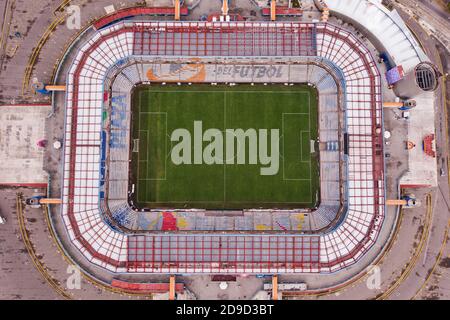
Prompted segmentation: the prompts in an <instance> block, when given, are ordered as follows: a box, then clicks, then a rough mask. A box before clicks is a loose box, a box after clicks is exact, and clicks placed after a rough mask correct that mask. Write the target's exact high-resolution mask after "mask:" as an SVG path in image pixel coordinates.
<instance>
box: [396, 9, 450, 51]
mask: <svg viewBox="0 0 450 320" xmlns="http://www.w3.org/2000/svg"><path fill="white" fill-rule="evenodd" d="M395 4H397V6H398V7H399V8H402V9H404V10H405V12H407V13H408V14H410V15H411V16H413V17H414V18H416V19H417V20H418V21H419V22H420V23H421V24H422V26H423V27H425V28H426V29H428V32H429V33H430V34H433V35H435V36H436V38H438V40H439V41H441V42H442V44H443V45H444V46H445V47H446V48H447V49H448V50H449V51H450V20H449V19H448V17H449V16H450V15H449V13H448V12H445V11H444V9H443V8H442V7H436V6H435V5H433V4H432V3H430V2H429V1H411V0H396V2H395ZM436 12H439V14H436ZM446 17H447V18H446Z"/></svg>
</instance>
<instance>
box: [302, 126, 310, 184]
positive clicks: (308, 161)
mask: <svg viewBox="0 0 450 320" xmlns="http://www.w3.org/2000/svg"><path fill="white" fill-rule="evenodd" d="M304 133H309V136H308V137H309V140H308V142H309V143H310V140H311V131H308V130H302V131H300V162H303V163H309V164H311V160H303V143H302V142H303V134H304ZM310 178H311V177H310Z"/></svg>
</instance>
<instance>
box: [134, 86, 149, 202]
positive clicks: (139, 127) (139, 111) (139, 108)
mask: <svg viewBox="0 0 450 320" xmlns="http://www.w3.org/2000/svg"><path fill="white" fill-rule="evenodd" d="M141 96H142V91H139V95H138V104H139V105H138V138H140V137H141V136H140V135H141ZM137 157H138V161H137V177H136V193H137V197H136V198H137V201H138V202H141V200H140V199H139V192H138V190H137V189H138V188H139V180H140V179H139V176H140V174H139V152H138V153H137ZM145 188H146V189H147V186H145ZM145 191H147V190H145Z"/></svg>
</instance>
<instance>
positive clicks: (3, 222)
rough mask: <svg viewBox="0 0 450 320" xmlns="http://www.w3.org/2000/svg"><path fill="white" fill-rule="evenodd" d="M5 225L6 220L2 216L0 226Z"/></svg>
mask: <svg viewBox="0 0 450 320" xmlns="http://www.w3.org/2000/svg"><path fill="white" fill-rule="evenodd" d="M5 223H6V219H5V218H3V217H2V216H0V224H5Z"/></svg>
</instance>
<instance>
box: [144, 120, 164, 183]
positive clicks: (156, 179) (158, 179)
mask: <svg viewBox="0 0 450 320" xmlns="http://www.w3.org/2000/svg"><path fill="white" fill-rule="evenodd" d="M146 113H147V114H150V115H151V114H158V115H162V114H163V115H164V117H165V119H166V121H165V124H166V128H165V136H164V178H149V177H148V170H147V175H146V176H145V179H142V180H148V181H166V180H167V157H166V154H167V112H146ZM149 132H150V130H147V144H149V143H150V136H149V135H148V133H149ZM149 164H150V161H149V148H147V169H148V165H149Z"/></svg>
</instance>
